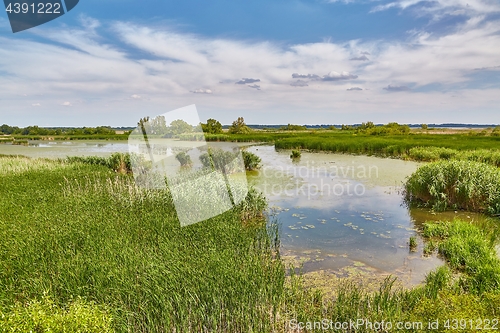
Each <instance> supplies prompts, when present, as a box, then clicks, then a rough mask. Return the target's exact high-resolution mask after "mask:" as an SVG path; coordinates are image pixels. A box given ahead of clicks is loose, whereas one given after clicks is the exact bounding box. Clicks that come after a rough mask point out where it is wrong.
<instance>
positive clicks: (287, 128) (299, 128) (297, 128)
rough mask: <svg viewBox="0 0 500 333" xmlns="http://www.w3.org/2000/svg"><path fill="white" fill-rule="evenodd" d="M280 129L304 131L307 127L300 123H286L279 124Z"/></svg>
mask: <svg viewBox="0 0 500 333" xmlns="http://www.w3.org/2000/svg"><path fill="white" fill-rule="evenodd" d="M279 130H280V131H305V130H307V127H305V126H301V125H292V124H288V125H286V126H281V127H280V129H279Z"/></svg>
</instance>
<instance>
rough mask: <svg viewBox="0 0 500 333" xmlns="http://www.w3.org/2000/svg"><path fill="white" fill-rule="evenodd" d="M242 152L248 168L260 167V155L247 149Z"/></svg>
mask: <svg viewBox="0 0 500 333" xmlns="http://www.w3.org/2000/svg"><path fill="white" fill-rule="evenodd" d="M241 154H242V156H243V162H244V163H245V169H246V170H256V169H258V168H259V167H260V162H261V159H260V157H259V156H257V155H255V154H254V153H251V152H249V151H246V150H243V151H242V152H241Z"/></svg>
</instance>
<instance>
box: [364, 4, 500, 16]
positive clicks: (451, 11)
mask: <svg viewBox="0 0 500 333" xmlns="http://www.w3.org/2000/svg"><path fill="white" fill-rule="evenodd" d="M417 5H418V6H419V8H418V12H417V13H418V14H419V15H422V14H427V15H432V16H434V18H440V17H442V16H443V15H445V14H447V15H466V16H470V17H472V16H476V15H483V14H493V13H499V12H500V3H499V2H498V0H434V1H428V0H395V1H392V2H389V3H385V4H381V5H378V6H375V7H374V8H373V10H372V11H373V12H377V11H383V10H387V9H390V8H400V9H409V8H412V7H413V6H417Z"/></svg>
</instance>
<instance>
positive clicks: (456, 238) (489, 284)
mask: <svg viewBox="0 0 500 333" xmlns="http://www.w3.org/2000/svg"><path fill="white" fill-rule="evenodd" d="M423 235H424V236H426V237H437V241H438V251H439V253H440V254H441V255H442V256H443V257H445V258H446V260H447V261H448V264H449V266H450V268H452V269H454V270H456V271H458V272H461V273H463V276H462V277H461V278H460V280H459V281H458V287H460V288H461V289H463V290H465V291H469V292H472V293H474V294H477V295H480V294H482V293H484V292H493V291H495V292H498V291H500V259H499V258H498V257H497V254H496V251H495V244H496V240H497V235H496V233H495V232H493V233H492V232H490V231H488V230H484V229H481V228H480V227H478V226H477V225H474V224H472V223H470V222H467V221H462V220H458V219H456V220H454V221H453V222H448V223H442V222H440V223H425V224H424V230H423Z"/></svg>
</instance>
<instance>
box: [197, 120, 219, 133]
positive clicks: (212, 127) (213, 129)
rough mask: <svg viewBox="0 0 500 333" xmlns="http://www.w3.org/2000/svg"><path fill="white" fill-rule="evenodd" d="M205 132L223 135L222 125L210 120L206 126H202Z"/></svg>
mask: <svg viewBox="0 0 500 333" xmlns="http://www.w3.org/2000/svg"><path fill="white" fill-rule="evenodd" d="M201 128H202V130H203V132H205V133H209V134H219V133H222V124H221V123H220V122H218V121H217V120H215V119H212V118H210V119H208V120H207V123H206V124H203V123H202V124H201Z"/></svg>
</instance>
